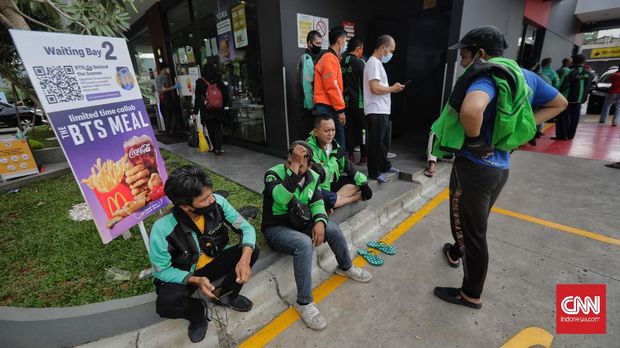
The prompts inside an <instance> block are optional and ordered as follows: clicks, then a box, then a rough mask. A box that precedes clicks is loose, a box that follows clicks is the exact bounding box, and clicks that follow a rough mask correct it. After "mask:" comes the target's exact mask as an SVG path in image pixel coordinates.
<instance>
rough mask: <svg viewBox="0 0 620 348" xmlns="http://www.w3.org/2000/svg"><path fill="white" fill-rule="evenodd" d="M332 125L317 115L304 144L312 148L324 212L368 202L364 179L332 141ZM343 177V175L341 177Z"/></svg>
mask: <svg viewBox="0 0 620 348" xmlns="http://www.w3.org/2000/svg"><path fill="white" fill-rule="evenodd" d="M335 136H336V125H335V124H334V120H333V119H332V118H331V117H329V116H328V115H318V116H317V117H316V118H315V120H314V130H313V131H312V132H311V133H310V137H309V138H308V140H307V142H308V145H310V147H311V148H312V153H313V157H312V160H313V161H314V163H315V166H314V167H313V169H315V170H316V171H320V172H322V173H320V174H321V175H319V176H320V177H321V182H320V185H319V186H320V187H321V190H322V195H323V201H324V202H325V210H326V211H328V212H329V211H330V210H331V209H335V208H340V207H342V206H343V205H345V204H349V203H353V202H357V201H360V200H368V199H370V198H372V190H371V189H370V187H369V186H368V178H366V175H364V173H362V172H360V171H358V170H357V169H355V167H354V166H353V164H352V163H351V161H350V160H349V158H348V157H347V153H346V151H345V150H344V148H343V147H341V146H340V145H338V142H336V140H334V138H335ZM343 174H346V175H343Z"/></svg>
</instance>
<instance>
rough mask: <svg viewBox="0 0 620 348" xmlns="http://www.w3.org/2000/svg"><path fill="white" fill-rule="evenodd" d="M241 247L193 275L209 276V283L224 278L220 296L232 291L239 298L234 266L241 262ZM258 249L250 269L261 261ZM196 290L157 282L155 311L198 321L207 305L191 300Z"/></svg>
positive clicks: (188, 286) (255, 251) (223, 253)
mask: <svg viewBox="0 0 620 348" xmlns="http://www.w3.org/2000/svg"><path fill="white" fill-rule="evenodd" d="M241 251H242V248H241V247H232V248H229V249H226V250H224V251H223V252H222V254H220V256H218V257H216V258H215V259H214V260H213V261H211V262H210V263H209V264H207V265H206V266H204V267H203V268H201V269H199V270H197V271H196V272H194V276H196V277H207V278H208V279H209V281H215V280H217V279H219V278H221V277H224V280H223V281H222V285H221V286H220V289H221V290H220V294H225V293H227V292H229V291H232V296H237V295H239V292H240V291H241V287H243V285H242V284H238V283H237V282H236V280H237V275H236V273H235V267H236V266H237V263H238V262H239V260H240V259H241ZM258 255H259V250H258V247H255V248H254V251H253V252H252V258H251V261H250V267H251V266H253V265H254V263H255V262H256V260H257V259H258ZM194 291H196V287H195V286H193V285H183V284H177V283H165V282H160V281H157V280H156V281H155V292H156V293H157V301H156V303H155V308H156V310H157V314H159V316H160V317H162V318H172V319H178V318H184V319H187V320H189V321H190V322H193V323H195V322H199V321H201V320H202V319H203V316H204V305H203V303H202V300H200V299H197V298H193V297H190V296H191V295H192V294H193V293H194Z"/></svg>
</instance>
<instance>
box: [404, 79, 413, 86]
mask: <svg viewBox="0 0 620 348" xmlns="http://www.w3.org/2000/svg"><path fill="white" fill-rule="evenodd" d="M410 83H411V80H408V81H407V82H405V83H403V85H405V86H407V85H408V84H410Z"/></svg>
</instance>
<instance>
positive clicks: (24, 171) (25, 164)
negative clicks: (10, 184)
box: [0, 138, 39, 180]
mask: <svg viewBox="0 0 620 348" xmlns="http://www.w3.org/2000/svg"><path fill="white" fill-rule="evenodd" d="M38 173H39V169H38V168H37V164H36V163H35V161H34V158H33V156H32V151H30V146H29V145H28V141H26V139H13V138H10V139H0V178H2V180H8V179H12V178H19V177H22V176H26V175H31V174H38Z"/></svg>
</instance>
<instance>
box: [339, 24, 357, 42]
mask: <svg viewBox="0 0 620 348" xmlns="http://www.w3.org/2000/svg"><path fill="white" fill-rule="evenodd" d="M342 28H344V31H346V32H347V42H349V40H351V38H352V37H354V36H355V22H346V21H345V22H342Z"/></svg>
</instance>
